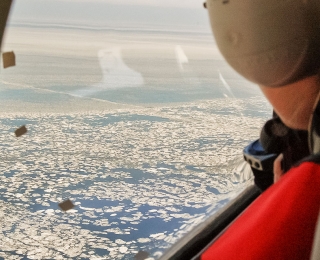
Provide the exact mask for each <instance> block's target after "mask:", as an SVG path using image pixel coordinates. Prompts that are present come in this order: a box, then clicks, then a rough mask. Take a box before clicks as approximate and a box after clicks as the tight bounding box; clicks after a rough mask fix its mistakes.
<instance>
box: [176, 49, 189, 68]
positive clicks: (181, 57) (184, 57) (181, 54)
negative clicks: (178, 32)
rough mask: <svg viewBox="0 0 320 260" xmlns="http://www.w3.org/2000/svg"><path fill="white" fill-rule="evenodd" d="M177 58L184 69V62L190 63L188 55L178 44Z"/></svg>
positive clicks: (180, 66)
mask: <svg viewBox="0 0 320 260" xmlns="http://www.w3.org/2000/svg"><path fill="white" fill-rule="evenodd" d="M175 52H176V59H177V62H178V65H179V68H180V70H183V64H184V63H188V62H189V59H188V57H187V55H186V54H185V53H184V51H183V49H182V48H181V46H180V45H177V46H176V51H175Z"/></svg>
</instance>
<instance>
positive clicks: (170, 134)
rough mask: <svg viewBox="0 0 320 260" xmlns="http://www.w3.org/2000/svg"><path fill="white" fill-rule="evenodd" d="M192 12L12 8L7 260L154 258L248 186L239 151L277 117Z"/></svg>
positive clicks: (6, 115)
mask: <svg viewBox="0 0 320 260" xmlns="http://www.w3.org/2000/svg"><path fill="white" fill-rule="evenodd" d="M193 2H194V1H187V2H184V1H178V0H177V1H163V2H161V3H160V4H159V6H155V4H150V1H142V0H141V1H139V5H137V4H135V2H134V1H128V2H125V1H121V4H117V3H118V1H93V0H92V1H76V0H73V1H67V0H63V1H62V0H61V1H56V0H46V1H43V0H28V1H23V0H20V1H19V0H16V2H15V5H14V9H13V12H12V15H11V18H10V21H9V26H8V28H7V33H6V37H5V42H4V49H3V51H11V50H14V51H15V54H16V63H17V66H16V67H12V68H10V69H8V70H2V71H1V82H0V103H1V112H0V131H1V133H2V135H1V140H0V146H1V154H2V155H1V159H2V163H1V164H0V169H1V172H2V175H0V206H1V207H0V208H1V210H0V215H2V216H3V221H2V222H3V223H4V226H5V230H4V232H3V233H2V234H0V241H4V242H3V243H2V245H0V257H4V258H5V259H18V258H19V257H21V258H23V257H24V258H25V259H46V258H47V259H53V258H54V259H59V258H60V259H66V258H74V259H77V258H85V259H133V258H134V256H137V257H149V259H157V258H159V257H160V256H161V255H162V253H163V252H164V251H165V250H166V249H167V248H169V247H170V246H171V245H172V244H173V243H174V242H176V241H177V240H179V239H181V238H182V237H183V236H184V235H185V234H186V233H187V232H190V231H191V230H192V229H193V228H194V227H195V226H196V225H197V224H199V223H201V222H203V221H205V220H206V219H207V217H208V216H210V215H212V214H214V213H215V212H216V211H217V210H218V209H219V208H221V207H222V206H223V205H224V204H225V203H226V202H227V201H229V200H230V199H232V198H233V197H234V196H236V195H237V194H238V193H239V192H240V191H241V190H242V189H244V188H245V187H246V185H247V184H248V183H250V181H251V179H250V178H251V175H250V172H249V171H248V169H247V168H246V166H245V164H243V163H241V162H242V155H241V151H242V148H243V147H244V146H245V145H246V144H247V143H248V142H249V141H251V140H253V139H256V137H257V135H258V133H259V128H260V126H261V124H262V123H263V121H264V120H265V118H266V117H269V115H270V109H269V108H268V106H267V105H266V102H265V101H264V99H263V98H262V97H261V95H260V93H258V91H257V90H256V88H253V87H250V86H251V85H250V84H249V83H248V82H246V81H244V80H243V79H242V78H240V77H239V76H238V75H236V74H235V73H234V72H233V71H232V70H231V69H230V68H229V67H228V66H227V65H226V63H225V62H224V61H223V60H222V58H221V55H220V54H219V52H218V51H217V48H216V46H215V43H214V41H213V37H212V35H211V31H210V28H209V24H208V21H207V18H206V15H207V14H206V11H205V10H203V9H202V2H200V3H199V8H198V7H196V6H195V4H194V3H193ZM244 86H246V87H244ZM22 125H26V127H27V129H28V132H27V133H26V134H24V135H23V136H21V137H19V139H17V138H16V137H15V136H14V131H15V130H16V129H18V128H19V127H21V126H22ZM68 199H70V201H71V202H72V203H73V204H72V205H74V206H75V207H74V208H72V209H71V210H68V211H66V212H63V211H61V209H60V208H59V206H58V205H59V203H61V202H64V201H68Z"/></svg>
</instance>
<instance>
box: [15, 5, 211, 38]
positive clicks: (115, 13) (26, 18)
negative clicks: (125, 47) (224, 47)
mask: <svg viewBox="0 0 320 260" xmlns="http://www.w3.org/2000/svg"><path fill="white" fill-rule="evenodd" d="M13 7H14V8H13V10H12V12H11V19H10V23H11V24H12V23H30V22H33V23H39V24H45V23H53V24H56V23H59V24H72V25H85V26H89V27H90V26H93V25H94V26H98V27H114V28H115V27H121V28H123V27H127V28H128V27H135V28H138V27H142V28H145V27H149V28H159V27H163V28H167V29H173V30H176V29H183V30H193V31H207V32H210V26H209V18H208V14H207V10H206V9H204V8H203V3H202V2H201V1H200V0H193V1H192V0H157V1H156V0H15V2H14V5H13Z"/></svg>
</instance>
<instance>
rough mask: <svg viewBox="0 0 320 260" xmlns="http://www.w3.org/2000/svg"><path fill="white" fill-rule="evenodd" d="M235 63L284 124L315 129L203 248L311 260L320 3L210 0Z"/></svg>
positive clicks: (225, 255) (211, 252)
mask: <svg viewBox="0 0 320 260" xmlns="http://www.w3.org/2000/svg"><path fill="white" fill-rule="evenodd" d="M207 9H208V11H209V17H210V21H211V27H212V30H213V34H214V37H215V40H216V42H217V45H218V47H219V49H220V51H221V53H222V54H223V55H224V57H225V59H226V60H227V62H228V63H229V64H230V65H231V66H232V67H233V68H234V69H235V70H236V71H238V72H239V73H240V74H241V75H243V76H244V77H246V78H247V79H249V80H251V81H253V82H255V83H257V84H258V85H259V87H260V89H261V91H262V93H263V94H264V95H265V97H266V98H267V99H268V101H269V102H270V103H271V105H272V106H273V108H274V111H275V113H276V114H277V115H278V116H279V117H280V119H281V121H282V122H283V123H284V124H285V125H286V126H287V127H289V128H291V129H295V130H303V131H308V142H309V154H310V155H308V156H304V157H303V158H301V159H300V160H299V161H298V162H296V163H295V164H294V165H293V166H292V167H291V169H289V170H288V172H287V173H286V174H283V171H282V169H281V160H282V158H281V155H280V157H278V159H277V160H276V161H275V163H274V173H275V182H276V183H275V184H273V185H271V186H270V187H269V188H267V189H266V190H265V191H264V192H263V193H262V194H261V195H260V196H259V197H258V198H257V199H256V200H255V201H254V202H253V203H252V204H251V205H250V206H249V207H248V208H247V209H246V210H245V211H244V212H243V213H242V214H241V215H240V216H239V217H238V218H237V219H236V220H235V221H234V222H233V223H232V224H231V225H230V226H229V227H228V228H227V229H226V230H225V231H224V232H223V233H222V234H221V235H220V236H219V237H218V238H217V239H216V240H215V241H214V242H213V243H212V245H210V247H209V248H207V249H206V250H205V252H203V253H202V255H201V259H202V260H209V259H215V260H218V259H224V260H225V259H228V260H233V259H237V260H238V259H257V260H258V259H259V260H264V259H266V260H267V259H268V260H270V259H284V260H286V259H288V260H289V259H290V260H294V259H297V260H298V259H299V260H301V259H310V255H311V251H312V242H313V238H314V233H315V228H316V223H317V219H318V214H319V209H320V95H319V93H320V76H319V69H320V1H317V0H309V1H301V0H291V1H278V0H268V1H265V0H246V1H232V0H229V1H227V0H223V1H222V0H221V1H220V0H208V1H207Z"/></svg>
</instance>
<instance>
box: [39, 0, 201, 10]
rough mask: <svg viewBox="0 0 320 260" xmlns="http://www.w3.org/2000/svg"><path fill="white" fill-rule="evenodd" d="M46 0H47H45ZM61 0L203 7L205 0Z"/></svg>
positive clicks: (66, 0) (62, 0)
mask: <svg viewBox="0 0 320 260" xmlns="http://www.w3.org/2000/svg"><path fill="white" fill-rule="evenodd" d="M44 1H45V0H44ZM58 1H61V2H78V3H79V2H90V3H97V2H100V3H108V4H117V5H144V6H161V7H179V8H198V9H199V8H203V2H204V1H205V0H58Z"/></svg>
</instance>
